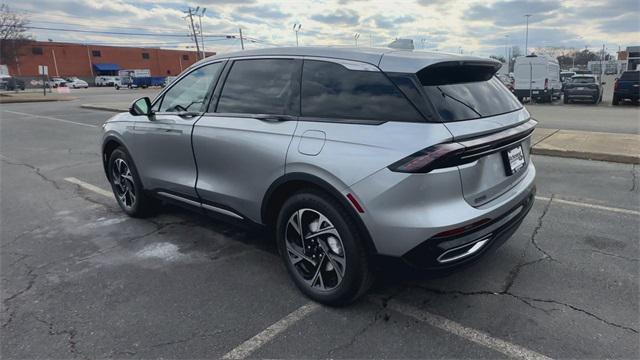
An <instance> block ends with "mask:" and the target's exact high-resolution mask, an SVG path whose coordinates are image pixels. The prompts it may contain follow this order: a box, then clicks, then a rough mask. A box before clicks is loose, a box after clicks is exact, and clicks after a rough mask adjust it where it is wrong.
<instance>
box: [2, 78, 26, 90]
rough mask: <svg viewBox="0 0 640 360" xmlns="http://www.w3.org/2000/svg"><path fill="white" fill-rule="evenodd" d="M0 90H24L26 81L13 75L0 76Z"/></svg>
mask: <svg viewBox="0 0 640 360" xmlns="http://www.w3.org/2000/svg"><path fill="white" fill-rule="evenodd" d="M0 89H4V90H24V89H25V83H24V80H22V79H18V78H15V77H13V76H11V75H0Z"/></svg>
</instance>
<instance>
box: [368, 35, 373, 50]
mask: <svg viewBox="0 0 640 360" xmlns="http://www.w3.org/2000/svg"><path fill="white" fill-rule="evenodd" d="M369 47H373V34H372V33H369Z"/></svg>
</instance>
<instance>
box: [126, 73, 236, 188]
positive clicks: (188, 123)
mask: <svg viewBox="0 0 640 360" xmlns="http://www.w3.org/2000/svg"><path fill="white" fill-rule="evenodd" d="M223 67H224V62H217V63H212V64H207V65H204V66H202V67H199V68H197V69H194V70H193V71H191V72H190V73H189V74H187V75H186V76H184V77H182V78H181V79H179V80H178V81H176V82H175V83H173V84H172V86H171V88H170V89H168V90H167V91H166V92H165V93H164V94H163V95H162V96H161V97H160V98H159V99H157V100H156V102H155V103H154V105H153V109H154V110H155V112H154V113H153V115H151V116H149V117H145V118H142V120H140V121H138V122H136V124H135V128H134V132H135V136H134V147H135V149H134V150H133V152H134V153H135V154H136V155H137V158H136V166H137V168H138V173H139V174H140V177H141V179H142V183H143V186H144V188H145V189H146V190H151V191H158V192H165V193H169V194H174V195H180V196H185V197H190V198H193V199H194V200H195V199H197V194H196V191H195V183H196V176H197V170H196V164H195V161H194V158H193V151H192V147H191V133H192V130H193V124H195V122H196V121H198V119H199V118H200V117H201V116H202V114H203V113H204V111H205V109H206V107H207V105H208V102H209V99H210V95H211V92H212V91H213V88H214V86H215V82H216V81H217V78H218V76H219V74H220V72H221V71H222V68H223Z"/></svg>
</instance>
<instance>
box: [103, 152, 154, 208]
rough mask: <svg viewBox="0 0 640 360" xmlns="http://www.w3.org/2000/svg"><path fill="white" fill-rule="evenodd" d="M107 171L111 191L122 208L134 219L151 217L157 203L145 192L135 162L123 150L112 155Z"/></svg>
mask: <svg viewBox="0 0 640 360" xmlns="http://www.w3.org/2000/svg"><path fill="white" fill-rule="evenodd" d="M107 170H108V174H109V182H110V183H111V189H112V190H113V194H114V195H115V197H116V201H118V205H120V208H121V209H122V210H123V211H124V212H125V213H127V215H129V216H132V217H144V216H147V215H150V214H151V213H152V211H153V209H154V208H155V206H156V202H155V201H154V199H153V198H151V197H149V196H148V195H147V194H146V193H145V192H144V189H143V188H142V183H141V182H140V178H139V177H138V173H137V172H136V170H135V167H134V165H133V161H132V160H131V158H130V157H129V155H128V154H127V153H126V152H125V151H124V150H123V149H122V148H117V149H115V150H114V151H113V152H112V153H111V156H110V157H109V166H108V169H107Z"/></svg>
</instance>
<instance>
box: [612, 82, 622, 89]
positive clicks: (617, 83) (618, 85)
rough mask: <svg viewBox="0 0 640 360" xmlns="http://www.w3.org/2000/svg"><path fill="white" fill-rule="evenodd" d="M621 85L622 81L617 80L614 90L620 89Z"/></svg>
mask: <svg viewBox="0 0 640 360" xmlns="http://www.w3.org/2000/svg"><path fill="white" fill-rule="evenodd" d="M619 87H620V83H619V82H618V80H616V82H615V83H614V84H613V90H619Z"/></svg>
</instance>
